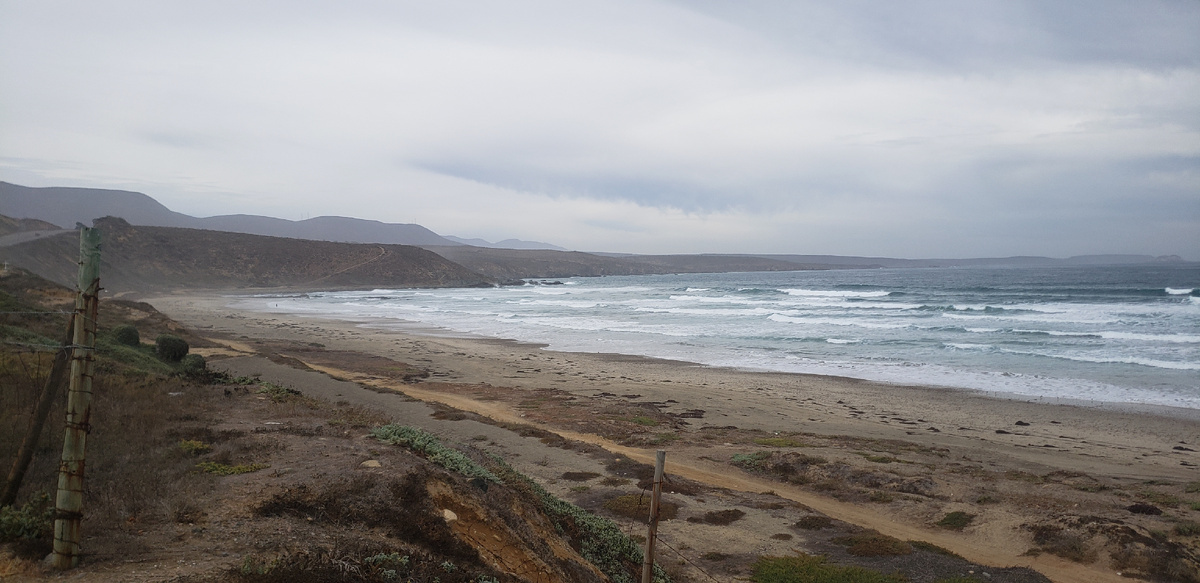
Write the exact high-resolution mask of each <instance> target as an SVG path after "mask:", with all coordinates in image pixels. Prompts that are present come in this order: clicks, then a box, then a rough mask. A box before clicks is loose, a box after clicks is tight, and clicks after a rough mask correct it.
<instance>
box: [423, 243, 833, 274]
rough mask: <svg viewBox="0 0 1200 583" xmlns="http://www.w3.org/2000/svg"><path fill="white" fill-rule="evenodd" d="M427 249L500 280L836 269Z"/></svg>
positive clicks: (738, 259)
mask: <svg viewBox="0 0 1200 583" xmlns="http://www.w3.org/2000/svg"><path fill="white" fill-rule="evenodd" d="M425 248H426V249H429V250H430V251H433V252H435V253H437V254H438V255H441V256H442V257H445V258H446V259H449V260H451V261H453V262H455V263H458V264H459V265H462V266H463V267H466V268H467V269H470V270H472V271H475V272H477V273H482V274H484V275H487V276H488V277H492V278H495V279H498V280H501V281H507V280H515V279H521V278H531V277H589V276H598V275H649V274H661V273H727V272H740V271H798V270H805V269H829V268H831V267H832V266H825V265H810V264H797V263H794V262H790V261H783V260H778V259H770V258H766V257H755V256H750V255H627V256H609V255H597V254H592V253H582V252H579V251H551V250H545V249H537V250H525V249H486V248H483V247H472V246H468V245H463V246H457V247H444V246H436V247H435V246H426V247H425Z"/></svg>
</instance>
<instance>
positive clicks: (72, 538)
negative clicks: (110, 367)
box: [51, 227, 100, 569]
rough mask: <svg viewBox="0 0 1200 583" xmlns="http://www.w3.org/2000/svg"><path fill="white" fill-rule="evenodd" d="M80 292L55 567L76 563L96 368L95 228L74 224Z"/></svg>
mask: <svg viewBox="0 0 1200 583" xmlns="http://www.w3.org/2000/svg"><path fill="white" fill-rule="evenodd" d="M78 288H79V295H78V297H76V298H75V313H74V314H73V315H72V318H74V320H75V324H74V328H75V334H74V340H73V341H72V343H71V349H72V353H71V388H70V391H69V392H68V393H67V428H66V433H65V435H64V437H63V453H62V462H61V464H60V465H59V469H58V497H57V498H56V499H55V504H54V507H55V512H54V553H53V554H52V555H51V562H52V563H53V565H54V567H55V568H57V569H70V568H72V567H74V566H76V565H78V564H79V541H80V532H79V523H80V519H81V518H82V517H83V468H84V460H85V458H86V453H87V434H88V431H89V430H90V429H91V424H90V418H91V406H92V375H93V374H94V372H95V369H96V316H97V314H98V311H99V304H100V231H98V230H96V229H91V228H88V227H81V228H80V230H79V282H78Z"/></svg>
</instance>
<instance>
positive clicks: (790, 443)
mask: <svg viewBox="0 0 1200 583" xmlns="http://www.w3.org/2000/svg"><path fill="white" fill-rule="evenodd" d="M754 443H755V444H756V445H765V446H767V447H808V444H807V443H805V442H803V441H800V440H799V439H796V438H794V437H759V438H756V439H755V440H754Z"/></svg>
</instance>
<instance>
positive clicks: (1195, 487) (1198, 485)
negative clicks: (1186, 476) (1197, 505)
mask: <svg viewBox="0 0 1200 583" xmlns="http://www.w3.org/2000/svg"><path fill="white" fill-rule="evenodd" d="M1183 491H1184V492H1187V493H1188V494H1195V493H1196V492H1200V482H1188V484H1187V485H1186V486H1184V487H1183Z"/></svg>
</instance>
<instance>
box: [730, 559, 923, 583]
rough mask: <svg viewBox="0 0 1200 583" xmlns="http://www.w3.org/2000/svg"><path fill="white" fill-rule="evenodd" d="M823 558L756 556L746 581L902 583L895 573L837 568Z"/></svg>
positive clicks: (776, 582) (774, 582)
mask: <svg viewBox="0 0 1200 583" xmlns="http://www.w3.org/2000/svg"><path fill="white" fill-rule="evenodd" d="M825 561H826V559H825V557H817V556H812V555H800V556H796V557H759V558H758V561H757V562H755V563H754V566H753V568H752V569H753V570H752V572H751V575H750V580H751V581H753V582H754V583H902V582H903V581H905V579H903V578H902V577H900V576H899V575H885V574H883V573H880V572H879V571H873V570H871V569H864V568H862V567H840V566H837V565H830V564H828V563H826V562H825Z"/></svg>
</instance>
